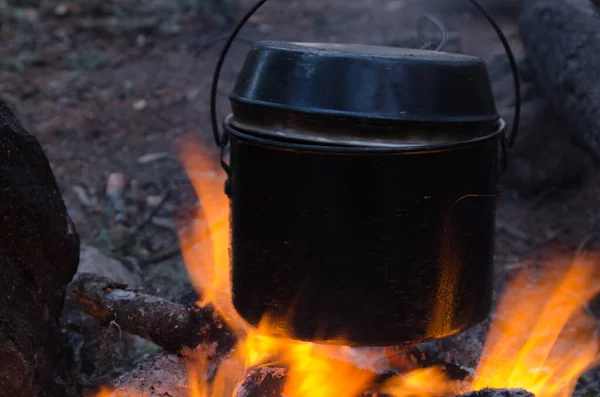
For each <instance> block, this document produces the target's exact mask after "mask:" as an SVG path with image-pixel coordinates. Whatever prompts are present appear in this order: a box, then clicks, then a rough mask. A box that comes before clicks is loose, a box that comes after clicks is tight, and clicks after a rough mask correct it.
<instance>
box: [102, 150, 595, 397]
mask: <svg viewBox="0 0 600 397" xmlns="http://www.w3.org/2000/svg"><path fill="white" fill-rule="evenodd" d="M182 159H183V163H184V165H185V168H186V170H187V173H188V175H189V177H190V179H191V181H192V183H193V186H194V189H195V190H196V192H197V195H198V198H199V200H200V203H201V207H200V208H199V209H198V211H197V213H196V215H195V218H194V220H193V223H192V224H191V227H188V228H187V229H184V228H182V229H181V235H180V239H181V247H182V252H183V255H184V259H185V263H186V266H187V270H188V273H189V276H190V278H191V281H192V283H193V285H194V287H195V289H196V290H197V292H198V294H199V296H200V297H201V298H200V299H199V300H198V301H197V302H196V305H197V308H198V310H202V311H206V310H209V311H211V312H214V314H215V315H216V316H217V317H218V318H220V321H222V323H221V324H222V329H228V330H230V332H232V333H233V334H234V335H235V339H236V342H235V344H232V347H231V348H230V349H226V351H225V352H224V349H223V348H222V346H221V347H220V346H218V344H219V341H222V340H223V339H222V338H221V336H217V335H216V334H215V333H222V331H218V332H213V334H212V335H209V336H208V342H206V343H201V344H198V345H197V346H196V347H195V348H194V349H183V351H184V356H185V357H186V363H187V380H186V381H185V384H184V385H182V387H184V388H185V389H186V390H187V395H189V396H190V397H209V396H210V397H222V396H236V397H259V396H280V395H282V396H286V397H356V396H381V397H383V396H389V397H404V396H406V397H408V396H419V397H438V396H439V397H442V396H456V395H460V394H464V393H469V392H477V391H484V392H486V393H493V392H494V390H491V389H503V390H504V391H506V389H510V390H508V391H506V392H508V393H512V394H514V395H519V393H520V394H521V395H523V393H525V394H526V392H529V393H533V394H534V395H536V396H538V397H569V396H570V395H571V394H572V392H573V390H574V388H575V384H576V382H577V380H578V379H579V377H580V376H581V374H582V373H583V372H584V371H586V370H588V369H590V368H592V367H593V366H594V365H596V364H597V363H598V358H599V357H598V351H599V349H600V338H599V335H598V323H597V320H596V319H594V318H593V316H592V315H591V314H590V313H589V311H588V308H587V304H588V302H589V301H590V300H591V299H592V298H594V297H595V296H596V295H597V294H598V293H600V280H599V279H598V274H597V269H598V260H597V259H596V258H594V257H592V256H590V255H584V254H576V255H574V256H573V257H572V258H564V257H562V258H555V260H553V261H552V263H547V264H546V265H545V266H543V267H540V268H535V267H527V266H525V267H523V268H521V269H519V271H518V272H517V274H516V275H515V276H514V277H513V278H512V279H511V280H510V281H509V284H508V286H507V287H506V288H505V289H504V291H503V293H502V297H501V299H500V302H499V304H498V307H497V308H496V310H495V314H494V316H493V320H492V323H491V326H490V329H489V331H488V335H487V339H486V342H485V347H484V350H483V354H482V356H481V359H480V361H479V365H478V366H477V368H476V370H475V371H474V373H469V372H468V371H461V370H460V369H459V370H458V371H456V368H454V370H452V369H453V368H452V365H450V364H448V363H442V362H439V361H438V362H435V361H431V360H430V361H429V363H427V360H426V359H424V355H425V353H423V352H421V351H419V350H418V347H417V346H414V347H413V346H410V347H408V346H403V347H381V348H380V347H377V348H351V347H347V346H343V338H340V339H339V340H335V341H332V342H334V343H332V344H315V343H310V342H303V341H298V340H293V339H291V338H286V337H282V336H281V335H285V323H283V322H282V321H280V319H276V320H274V319H273V318H271V317H269V316H265V318H263V319H262V321H261V323H260V326H259V327H258V328H254V327H251V326H249V325H248V324H247V323H246V322H245V321H244V320H243V319H242V318H241V317H240V316H239V315H238V314H237V312H236V310H235V308H234V307H233V304H232V297H231V287H230V278H229V274H230V273H229V271H230V269H229V266H230V265H229V264H230V261H229V257H228V249H229V208H228V201H227V197H226V196H225V195H224V194H223V185H224V182H225V176H224V175H223V172H222V171H220V170H219V168H218V161H216V159H214V158H213V157H212V156H211V155H210V152H209V151H207V150H203V149H201V148H200V147H199V146H197V145H192V144H187V145H186V146H184V150H183V156H182ZM113 288H114V290H113V292H112V293H115V292H114V291H115V290H117V289H118V287H113ZM357 310H359V308H357ZM376 326H377V325H376V324H373V327H376ZM204 327H206V325H205V326H204ZM217 328H218V327H217ZM523 390H525V391H526V392H525V391H523ZM121 395H122V396H129V395H131V394H128V391H127V390H126V389H103V390H102V391H100V392H99V394H98V395H97V397H109V396H121Z"/></svg>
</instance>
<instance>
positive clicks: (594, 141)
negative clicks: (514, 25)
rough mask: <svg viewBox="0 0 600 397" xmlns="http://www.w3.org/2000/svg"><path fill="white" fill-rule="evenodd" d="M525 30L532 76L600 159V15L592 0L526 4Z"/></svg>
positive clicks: (575, 134)
mask: <svg viewBox="0 0 600 397" xmlns="http://www.w3.org/2000/svg"><path fill="white" fill-rule="evenodd" d="M520 31H521V37H522V39H523V43H524V45H525V49H526V52H527V58H528V62H529V64H530V66H531V70H532V72H533V77H534V78H535V80H536V82H537V83H538V86H539V88H540V90H541V91H542V93H543V94H544V95H545V97H546V98H547V99H548V100H550V101H551V103H552V104H553V105H554V108H555V109H556V111H557V112H558V114H560V115H561V116H562V118H563V121H564V123H565V127H566V128H565V129H566V130H567V131H569V132H570V134H571V136H572V138H574V140H575V141H576V142H577V143H578V144H579V145H580V146H582V148H584V149H585V150H587V151H588V152H589V153H591V154H593V155H594V156H595V158H596V159H597V160H598V159H600V124H599V123H598V119H600V68H598V66H597V65H598V64H599V62H600V53H598V48H599V46H600V15H599V14H598V9H597V7H596V6H595V5H594V3H593V2H592V1H590V0H566V1H565V0H525V1H523V4H522V11H521V18H520Z"/></svg>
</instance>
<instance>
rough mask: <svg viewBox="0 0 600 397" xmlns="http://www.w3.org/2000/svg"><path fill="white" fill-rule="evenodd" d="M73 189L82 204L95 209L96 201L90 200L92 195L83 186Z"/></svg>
mask: <svg viewBox="0 0 600 397" xmlns="http://www.w3.org/2000/svg"><path fill="white" fill-rule="evenodd" d="M72 189H73V192H74V193H75V195H76V196H77V198H78V199H79V201H80V202H81V204H83V205H85V206H86V207H93V206H94V205H95V202H94V200H93V199H92V198H90V195H89V194H88V192H87V190H85V188H84V187H83V186H81V185H75V186H73V188H72Z"/></svg>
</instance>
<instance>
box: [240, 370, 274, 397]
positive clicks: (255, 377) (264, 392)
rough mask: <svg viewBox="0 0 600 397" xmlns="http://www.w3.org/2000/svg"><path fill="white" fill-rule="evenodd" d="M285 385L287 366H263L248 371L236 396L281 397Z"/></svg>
mask: <svg viewBox="0 0 600 397" xmlns="http://www.w3.org/2000/svg"><path fill="white" fill-rule="evenodd" d="M284 385H285V368H281V367H263V368H258V369H255V370H252V371H250V372H248V375H247V376H246V379H244V380H243V381H242V382H241V383H240V384H239V386H238V387H237V389H236V390H235V397H279V396H281V395H282V393H283V386H284Z"/></svg>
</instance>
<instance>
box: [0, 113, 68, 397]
mask: <svg viewBox="0 0 600 397" xmlns="http://www.w3.org/2000/svg"><path fill="white" fill-rule="evenodd" d="M0 152H1V153H0V154H1V155H0V186H1V187H2V188H1V189H0V214H1V216H0V230H2V238H1V239H0V292H1V293H0V363H2V364H1V365H0V397H9V396H10V397H20V396H23V397H32V396H44V397H46V396H65V395H67V390H66V389H65V386H64V384H65V383H70V382H69V380H68V379H65V376H64V375H65V373H66V368H65V365H66V363H64V362H63V361H62V360H63V355H62V353H63V352H62V347H63V346H65V344H63V343H62V336H61V334H60V333H59V326H58V317H59V315H60V311H61V308H62V305H63V299H64V294H65V289H66V286H67V284H68V283H69V282H70V281H71V278H72V277H73V275H74V274H75V271H76V270H77V263H78V260H79V237H78V236H77V233H76V231H75V227H74V225H73V223H72V221H71V219H70V218H69V216H68V215H67V211H66V208H65V204H64V202H63V198H62V196H61V194H60V192H59V189H58V185H57V183H56V179H55V178H54V175H53V173H52V170H51V168H50V164H49V162H48V159H47V158H46V155H45V153H44V151H43V149H42V147H41V146H40V144H39V143H38V141H37V140H36V139H35V138H34V137H33V136H31V135H30V134H29V133H27V131H25V129H24V128H23V127H22V126H21V124H20V123H19V121H18V120H17V119H16V117H15V115H14V114H13V113H12V111H11V110H10V109H9V108H8V107H7V106H6V105H5V104H4V103H3V102H1V101H0Z"/></svg>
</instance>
